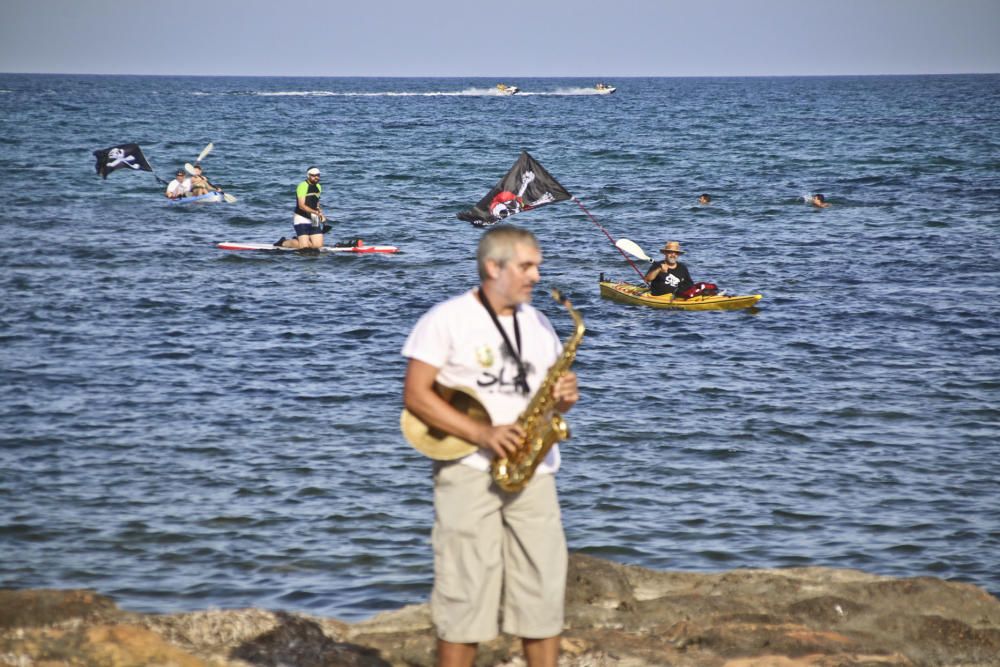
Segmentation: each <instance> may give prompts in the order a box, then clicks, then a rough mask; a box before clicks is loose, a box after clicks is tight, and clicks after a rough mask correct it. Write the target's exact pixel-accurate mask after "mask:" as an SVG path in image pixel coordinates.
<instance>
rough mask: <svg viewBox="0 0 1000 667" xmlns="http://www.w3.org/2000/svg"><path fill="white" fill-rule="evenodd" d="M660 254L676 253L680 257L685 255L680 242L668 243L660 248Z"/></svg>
mask: <svg viewBox="0 0 1000 667" xmlns="http://www.w3.org/2000/svg"><path fill="white" fill-rule="evenodd" d="M660 252H663V253H667V252H676V253H677V254H678V255H683V254H684V251H683V250H681V244H680V242H679V241H668V242H667V245H665V246H663V247H662V248H660Z"/></svg>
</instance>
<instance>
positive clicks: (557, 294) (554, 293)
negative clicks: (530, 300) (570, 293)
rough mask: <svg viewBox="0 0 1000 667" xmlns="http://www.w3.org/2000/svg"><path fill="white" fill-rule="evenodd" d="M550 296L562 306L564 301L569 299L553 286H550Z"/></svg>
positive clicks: (564, 303)
mask: <svg viewBox="0 0 1000 667" xmlns="http://www.w3.org/2000/svg"><path fill="white" fill-rule="evenodd" d="M552 298H553V299H555V300H556V301H558V302H559V303H561V304H562V305H564V306H565V305H566V302H567V301H569V299H567V298H566V296H565V295H564V294H563V293H562V292H560V291H559V290H558V289H556V288H555V287H553V288H552Z"/></svg>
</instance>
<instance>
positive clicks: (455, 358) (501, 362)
mask: <svg viewBox="0 0 1000 667" xmlns="http://www.w3.org/2000/svg"><path fill="white" fill-rule="evenodd" d="M498 319H499V320H500V326H502V327H503V328H504V330H505V331H506V332H507V338H508V339H510V342H511V345H515V346H516V345H517V339H516V337H515V335H514V318H513V316H511V315H507V316H502V315H501V316H498ZM517 324H518V328H519V329H520V330H521V359H522V361H523V362H524V365H525V370H526V372H527V380H528V387H529V389H530V391H529V393H528V394H527V395H524V394H522V393H521V392H519V391H518V390H517V388H516V387H515V386H514V378H515V377H516V376H517V362H516V361H515V359H514V357H513V355H512V354H510V352H509V351H508V350H507V345H506V343H504V340H503V336H501V335H500V332H499V331H497V328H496V325H494V323H493V320H492V319H491V318H490V315H489V313H488V312H486V308H485V307H483V304H482V303H480V302H479V300H478V299H476V296H475V290H474V289H473V290H470V291H468V292H465V293H464V294H460V295H459V296H456V297H452V298H451V299H448V300H447V301H443V302H441V303H439V304H437V305H436V306H434V307H433V308H431V309H430V310H428V311H427V312H426V313H424V315H423V316H422V317H421V318H420V319H419V320H418V321H417V324H416V326H415V327H413V331H411V332H410V336H409V337H408V338H407V339H406V343H405V344H404V345H403V356H404V357H408V358H410V359H416V360H417V361H422V362H424V363H426V364H430V365H431V366H434V367H435V368H437V369H438V374H437V382H438V384H441V385H444V386H446V387H465V388H467V389H471V390H472V391H473V392H474V393H475V395H476V397H477V398H478V399H479V402H480V403H482V404H483V407H484V408H486V412H487V413H489V415H490V420H491V421H492V423H493V424H494V425H497V426H501V425H504V424H511V423H513V422H515V421H517V418H518V416H520V414H521V411H522V410H524V408H525V407H526V406H527V405H528V402H529V401H530V400H531V397H532V396H534V394H535V392H536V391H538V387H539V386H541V384H542V382H543V381H544V380H545V375H546V374H547V373H548V370H549V368H550V367H551V366H552V364H553V363H555V361H556V360H557V359H558V358H559V355H560V353H561V352H562V343H561V342H560V341H559V337H558V336H557V335H556V332H555V330H553V328H552V325H551V324H550V323H549V320H548V318H546V317H545V315H543V314H542V313H541V312H539V311H538V310H536V309H535V308H533V307H532V306H531V305H530V304H522V305H521V306H520V307H519V308H518V311H517ZM490 461H491V455H490V454H488V453H486V452H484V451H483V450H479V451H477V452H474V453H472V454H469V455H468V456H466V457H465V458H463V459H462V460H461V463H464V464H466V465H469V466H472V467H473V468H476V469H478V470H484V471H485V470H489V467H490ZM559 461H560V457H559V445H558V444H557V445H554V446H553V447H552V449H551V450H549V453H548V455H547V456H546V457H545V460H544V461H543V462H542V463H541V464H540V465H539V466H538V469H537V470H536V472H538V473H554V472H555V471H556V470H558V469H559Z"/></svg>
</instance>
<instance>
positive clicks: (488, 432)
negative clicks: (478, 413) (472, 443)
mask: <svg viewBox="0 0 1000 667" xmlns="http://www.w3.org/2000/svg"><path fill="white" fill-rule="evenodd" d="M480 426H481V427H482V428H481V435H480V437H478V438H477V439H476V444H477V445H479V447H480V448H481V449H486V450H489V451H490V452H493V453H494V454H496V455H497V456H498V457H501V458H502V457H504V456H509V455H511V454H513V453H515V452H516V451H517V448H518V445H520V443H522V442H523V441H524V436H525V433H524V429H523V428H521V426H520V424H517V423H514V424H504V425H502V426H490V425H489V424H481V425H480Z"/></svg>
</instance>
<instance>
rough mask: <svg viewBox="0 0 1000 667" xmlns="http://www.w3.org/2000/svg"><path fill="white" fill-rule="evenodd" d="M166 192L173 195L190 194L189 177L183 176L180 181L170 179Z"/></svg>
mask: <svg viewBox="0 0 1000 667" xmlns="http://www.w3.org/2000/svg"><path fill="white" fill-rule="evenodd" d="M167 194H169V195H173V196H174V197H179V196H181V195H188V194H191V179H190V178H185V179H184V180H182V181H178V180H177V179H176V178H175V179H174V180H172V181H170V184H169V185H168V186H167Z"/></svg>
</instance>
